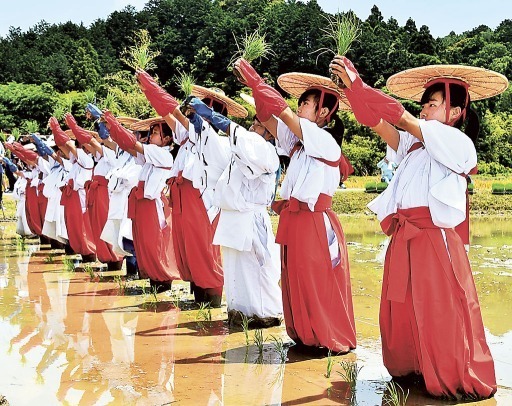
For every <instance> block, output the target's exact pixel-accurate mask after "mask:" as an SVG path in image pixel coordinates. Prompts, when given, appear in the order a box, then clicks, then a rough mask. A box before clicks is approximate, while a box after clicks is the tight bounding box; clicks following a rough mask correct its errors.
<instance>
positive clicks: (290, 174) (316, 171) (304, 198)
mask: <svg viewBox="0 0 512 406" xmlns="http://www.w3.org/2000/svg"><path fill="white" fill-rule="evenodd" d="M277 121H278V124H277V138H278V141H279V145H280V147H281V148H282V149H283V150H284V151H285V152H286V153H287V154H288V156H289V155H290V153H291V150H292V148H293V147H294V146H295V144H296V143H297V141H299V139H298V138H297V136H296V135H295V134H293V133H292V131H291V130H290V129H289V128H288V126H287V125H286V124H285V123H283V122H282V121H281V120H279V119H278V120H277ZM300 125H301V128H302V137H303V141H302V144H303V147H302V148H301V149H299V150H298V151H296V152H295V153H294V154H293V156H292V158H291V159H290V165H289V166H288V169H287V171H286V177H285V178H284V181H283V184H282V185H281V196H282V197H283V199H290V198H291V197H294V198H296V199H297V200H300V201H301V202H304V203H307V204H308V206H309V208H310V210H311V211H313V210H314V207H315V204H316V202H317V200H318V196H319V195H320V193H324V194H326V195H329V196H332V195H333V194H334V192H335V191H336V189H337V188H338V185H339V183H340V170H339V168H338V167H332V166H329V165H327V164H325V163H323V162H321V161H319V160H317V159H315V157H316V158H322V159H325V160H327V161H331V162H335V161H337V160H338V159H340V156H341V148H340V146H339V145H338V144H337V143H336V140H335V139H334V138H333V137H332V135H331V134H329V133H328V132H327V131H325V130H323V129H321V128H319V127H318V126H317V125H316V124H315V123H313V122H312V121H309V120H308V119H305V118H300Z"/></svg>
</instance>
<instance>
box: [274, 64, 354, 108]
mask: <svg viewBox="0 0 512 406" xmlns="http://www.w3.org/2000/svg"><path fill="white" fill-rule="evenodd" d="M277 83H278V84H279V86H281V88H282V89H283V90H284V91H285V92H287V93H289V94H291V95H292V96H294V97H297V98H299V97H300V96H301V95H302V93H304V92H305V91H306V90H308V89H311V88H320V89H324V90H327V91H328V92H329V93H332V94H335V95H337V96H338V100H339V107H338V108H339V110H351V107H350V103H349V101H348V100H347V98H346V97H345V95H344V94H343V92H342V91H341V90H340V89H339V88H338V86H337V85H336V83H334V82H333V81H332V80H331V79H329V78H326V77H324V76H320V75H314V74H312V73H298V72H290V73H284V74H282V75H281V76H279V77H278V78H277Z"/></svg>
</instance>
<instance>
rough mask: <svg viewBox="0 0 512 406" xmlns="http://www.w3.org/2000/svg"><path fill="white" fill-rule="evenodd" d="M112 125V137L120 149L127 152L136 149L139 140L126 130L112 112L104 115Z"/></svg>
mask: <svg viewBox="0 0 512 406" xmlns="http://www.w3.org/2000/svg"><path fill="white" fill-rule="evenodd" d="M103 117H105V120H106V121H107V123H109V125H110V136H111V137H112V139H113V140H114V142H115V143H116V144H117V145H119V148H121V149H124V150H125V151H127V150H131V149H134V148H135V144H136V143H137V138H135V135H133V134H132V133H131V132H130V131H129V130H127V129H126V128H124V127H123V126H122V125H121V123H119V121H117V119H116V118H115V117H114V115H113V114H112V113H111V112H110V111H106V112H105V113H104V115H103Z"/></svg>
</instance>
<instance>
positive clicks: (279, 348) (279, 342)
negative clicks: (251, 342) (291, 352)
mask: <svg viewBox="0 0 512 406" xmlns="http://www.w3.org/2000/svg"><path fill="white" fill-rule="evenodd" d="M270 339H271V340H272V341H273V343H272V345H273V346H274V350H276V352H277V353H278V354H279V359H280V360H281V363H285V362H286V356H287V354H288V350H287V349H286V346H285V345H284V341H283V339H282V338H281V337H276V336H275V335H273V334H271V335H270Z"/></svg>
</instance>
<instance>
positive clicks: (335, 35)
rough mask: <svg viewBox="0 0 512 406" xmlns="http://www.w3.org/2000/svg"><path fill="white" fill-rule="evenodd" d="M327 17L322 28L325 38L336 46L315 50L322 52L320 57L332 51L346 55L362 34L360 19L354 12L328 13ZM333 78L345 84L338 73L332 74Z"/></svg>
mask: <svg viewBox="0 0 512 406" xmlns="http://www.w3.org/2000/svg"><path fill="white" fill-rule="evenodd" d="M325 19H326V20H327V26H326V27H325V28H322V29H321V30H322V32H323V33H324V35H323V36H324V38H326V39H327V40H329V41H331V42H332V43H333V45H334V46H333V47H332V48H320V49H318V50H316V51H315V52H320V53H319V54H318V57H320V55H323V54H324V53H326V52H332V53H333V55H341V56H343V55H346V54H347V52H348V51H349V50H350V47H351V46H352V43H353V42H354V41H356V40H357V38H358V37H359V35H360V34H361V29H360V27H359V20H358V19H357V17H356V16H355V15H354V14H353V13H352V12H350V13H345V14H341V13H338V14H336V15H330V14H328V15H326V16H325ZM318 57H317V60H318ZM331 79H332V81H333V82H334V83H336V84H337V85H338V86H341V85H343V82H341V81H340V80H339V78H338V77H337V76H336V75H332V74H331Z"/></svg>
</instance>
